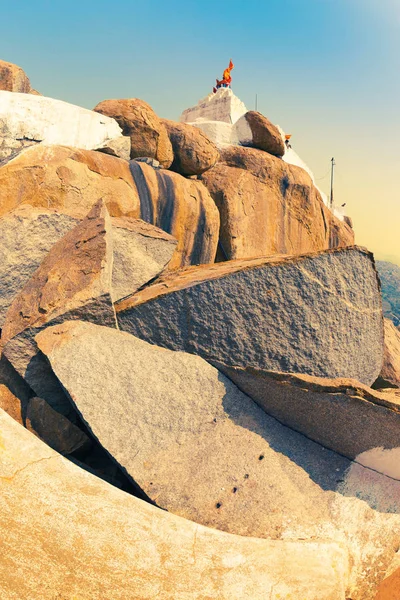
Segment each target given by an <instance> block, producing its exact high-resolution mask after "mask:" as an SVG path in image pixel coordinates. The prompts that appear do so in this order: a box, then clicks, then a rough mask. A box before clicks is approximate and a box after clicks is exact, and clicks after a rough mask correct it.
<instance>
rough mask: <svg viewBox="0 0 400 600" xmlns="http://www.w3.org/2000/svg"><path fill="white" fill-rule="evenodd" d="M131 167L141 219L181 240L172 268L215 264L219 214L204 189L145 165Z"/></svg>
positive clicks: (132, 164) (133, 164) (138, 164)
mask: <svg viewBox="0 0 400 600" xmlns="http://www.w3.org/2000/svg"><path fill="white" fill-rule="evenodd" d="M130 166H131V172H132V175H133V178H134V180H135V182H136V185H137V189H138V193H139V197H140V205H141V212H140V217H141V219H143V220H144V221H147V222H148V223H152V224H153V225H156V226H157V227H160V229H163V230H164V231H166V232H167V233H170V234H171V235H173V236H174V237H175V238H176V239H177V240H178V246H177V249H176V251H175V254H174V256H173V258H172V260H171V262H170V264H169V268H170V269H175V268H178V267H181V266H187V265H198V264H206V263H212V262H214V259H215V254H216V251H217V244H218V233H219V212H218V209H217V207H216V206H215V203H214V200H213V199H212V198H211V196H210V194H209V193H208V191H207V189H206V188H205V187H204V185H203V184H202V183H201V182H200V181H194V180H191V179H185V178H184V177H182V176H181V175H178V173H172V172H171V171H167V170H165V169H154V168H153V167H151V166H150V165H148V164H146V163H144V162H136V161H131V163H130Z"/></svg>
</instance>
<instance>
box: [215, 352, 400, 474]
mask: <svg viewBox="0 0 400 600" xmlns="http://www.w3.org/2000/svg"><path fill="white" fill-rule="evenodd" d="M212 364H213V365H214V366H216V367H217V368H218V369H219V370H220V371H221V372H222V373H224V375H226V376H227V377H229V379H231V380H232V381H233V382H234V383H235V384H236V385H237V386H238V387H239V389H241V390H242V392H244V393H245V394H247V395H248V396H250V398H252V399H253V400H254V401H255V402H256V403H257V404H258V405H259V406H261V407H262V408H263V409H264V410H265V412H266V413H267V414H269V415H271V416H273V417H275V418H276V419H278V421H279V422H280V423H283V424H284V425H287V426H288V427H290V428H292V429H294V430H295V431H299V432H300V433H303V434H304V435H306V436H307V437H308V438H309V439H311V440H314V441H315V442H318V443H320V444H321V445H322V446H325V447H326V448H329V449H330V450H334V451H335V452H338V453H339V454H341V455H343V456H347V458H350V459H351V460H353V459H356V460H358V461H359V462H361V463H362V464H364V465H365V466H369V464H368V460H369V459H372V458H373V456H374V451H375V453H376V450H377V449H381V448H385V449H386V450H390V449H396V448H400V392H399V393H398V394H396V393H395V392H391V393H380V392H375V391H373V390H372V389H371V388H368V387H367V386H364V385H362V384H360V383H358V382H356V381H354V380H351V379H322V378H318V377H310V376H308V375H293V374H289V373H276V372H268V371H261V370H258V369H253V368H251V367H248V368H241V367H229V366H226V365H224V364H221V363H218V362H217V361H212ZM349 424H351V426H350V427H349ZM361 454H363V455H364V457H363V458H361V459H359V458H358V457H359V455H361ZM371 466H373V465H371ZM381 470H382V472H383V473H384V474H385V475H388V476H389V477H392V476H394V477H397V475H398V474H400V469H397V466H396V467H395V470H393V465H392V464H391V462H390V461H388V464H387V465H386V464H384V463H383V464H382V465H381Z"/></svg>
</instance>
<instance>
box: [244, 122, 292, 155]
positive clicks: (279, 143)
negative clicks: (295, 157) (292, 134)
mask: <svg viewBox="0 0 400 600" xmlns="http://www.w3.org/2000/svg"><path fill="white" fill-rule="evenodd" d="M235 131H236V134H237V137H238V140H239V143H240V144H241V145H242V146H250V147H252V148H258V149H259V150H264V152H268V153H269V154H273V155H274V156H279V157H282V156H283V155H284V154H285V143H284V141H283V137H282V134H281V132H280V131H279V129H278V128H277V127H276V126H275V125H274V124H273V123H271V121H270V120H269V119H267V117H264V115H262V114H261V113H259V112H256V111H254V110H249V111H248V112H247V113H246V114H245V115H243V116H242V117H241V118H240V119H239V120H238V121H237V122H236V124H235Z"/></svg>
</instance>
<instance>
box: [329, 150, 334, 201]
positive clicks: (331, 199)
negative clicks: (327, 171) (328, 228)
mask: <svg viewBox="0 0 400 600" xmlns="http://www.w3.org/2000/svg"><path fill="white" fill-rule="evenodd" d="M331 163H332V171H331V198H330V202H329V204H330V207H331V208H333V173H334V169H335V166H336V163H335V159H334V158H332V160H331Z"/></svg>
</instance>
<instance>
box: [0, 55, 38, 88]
mask: <svg viewBox="0 0 400 600" xmlns="http://www.w3.org/2000/svg"><path fill="white" fill-rule="evenodd" d="M0 90H1V91H6V92H19V93H24V94H29V93H32V92H33V93H35V90H32V88H31V83H30V81H29V78H28V76H27V75H26V73H25V72H24V71H23V70H22V69H21V67H18V65H14V64H13V63H9V62H6V61H5V60H0ZM36 93H37V92H36Z"/></svg>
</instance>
